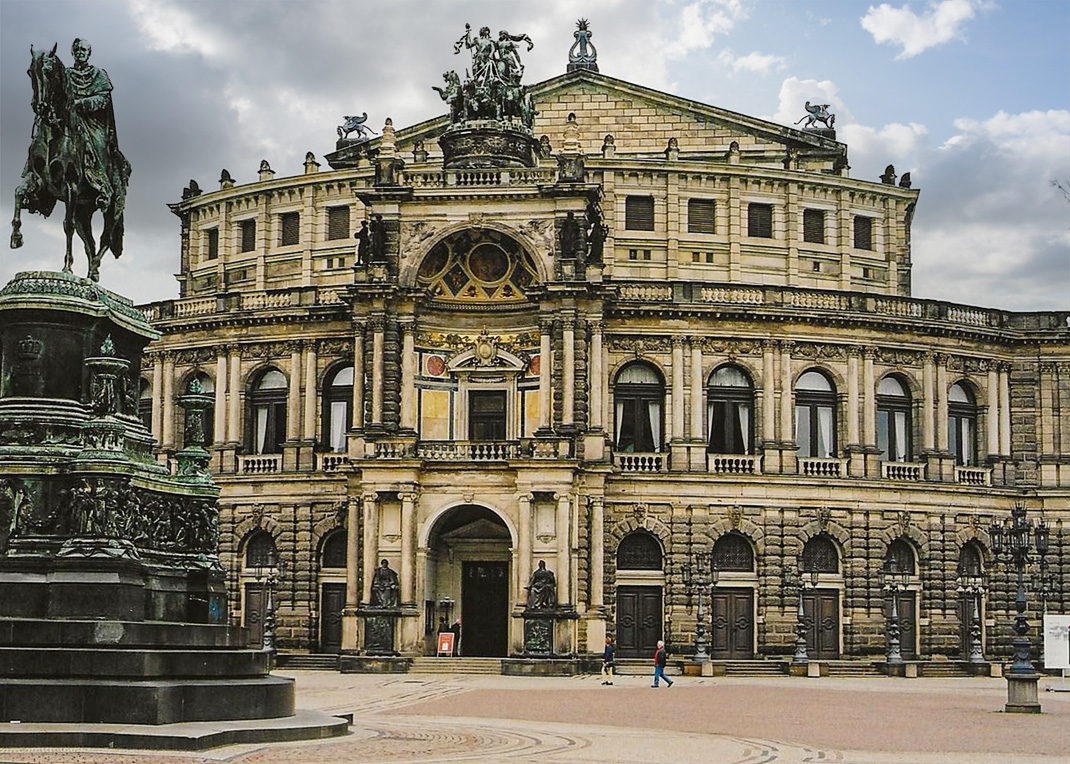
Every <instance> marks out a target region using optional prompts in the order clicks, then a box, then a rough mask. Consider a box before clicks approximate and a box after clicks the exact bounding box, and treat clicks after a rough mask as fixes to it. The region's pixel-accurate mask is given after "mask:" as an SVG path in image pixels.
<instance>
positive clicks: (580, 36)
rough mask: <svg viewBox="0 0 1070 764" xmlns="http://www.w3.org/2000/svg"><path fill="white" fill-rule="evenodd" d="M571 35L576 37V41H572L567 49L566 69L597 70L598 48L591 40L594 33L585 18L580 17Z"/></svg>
mask: <svg viewBox="0 0 1070 764" xmlns="http://www.w3.org/2000/svg"><path fill="white" fill-rule="evenodd" d="M572 36H573V37H575V38H576V42H574V43H572V47H571V48H569V51H568V71H570V72H571V71H573V70H574V69H590V70H591V71H592V72H597V71H598V50H597V49H596V48H595V47H594V43H593V42H591V38H592V37H593V36H594V33H593V32H592V31H591V29H590V26H589V25H588V24H587V19H580V20H579V21H577V22H576V31H575V32H573V33H572Z"/></svg>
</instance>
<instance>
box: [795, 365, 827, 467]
mask: <svg viewBox="0 0 1070 764" xmlns="http://www.w3.org/2000/svg"><path fill="white" fill-rule="evenodd" d="M795 443H796V445H797V451H796V452H797V453H798V455H799V456H801V457H804V458H806V457H818V458H822V459H825V458H828V457H832V456H835V455H836V388H835V387H833V386H832V382H831V381H830V380H829V378H828V377H826V376H825V375H824V374H822V373H821V372H819V371H813V370H811V371H808V372H806V373H804V374H803V375H802V376H801V377H799V381H798V382H796V383H795Z"/></svg>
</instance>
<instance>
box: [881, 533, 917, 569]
mask: <svg viewBox="0 0 1070 764" xmlns="http://www.w3.org/2000/svg"><path fill="white" fill-rule="evenodd" d="M893 564H894V565H895V570H896V571H898V572H900V573H909V574H910V575H914V574H915V573H916V572H917V569H916V567H915V564H916V563H915V557H914V548H913V547H912V546H910V543H909V542H908V541H907V540H906V539H901V538H900V539H896V540H895V541H893V542H892V543H891V544H889V545H888V552H887V553H886V554H885V555H884V565H885V567H886V568H887V569H889V570H891V569H892V565H893Z"/></svg>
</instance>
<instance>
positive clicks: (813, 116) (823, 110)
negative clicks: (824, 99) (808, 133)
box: [795, 101, 836, 130]
mask: <svg viewBox="0 0 1070 764" xmlns="http://www.w3.org/2000/svg"><path fill="white" fill-rule="evenodd" d="M805 109H806V112H807V114H806V116H805V117H803V118H802V119H800V120H799V121H798V122H796V123H795V124H796V125H797V124H799V122H802V121H803V120H806V124H805V125H803V128H804V129H806V128H812V127H814V125H816V124H817V123H818V122H820V123H821V124H823V125H824V126H825V127H827V128H828V129H829V130H831V129H832V126H833V125H834V124H836V115H835V114H830V113H829V104H827V103H823V104H814V105H813V106H811V105H810V102H809V101H807V102H806V106H805Z"/></svg>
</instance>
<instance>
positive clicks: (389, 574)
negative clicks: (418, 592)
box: [369, 560, 401, 608]
mask: <svg viewBox="0 0 1070 764" xmlns="http://www.w3.org/2000/svg"><path fill="white" fill-rule="evenodd" d="M400 602H401V588H400V586H399V585H398V574H397V573H396V572H395V571H393V570H391V569H390V563H389V562H387V561H386V560H383V561H382V562H380V563H379V567H378V568H376V569H375V575H374V576H372V601H371V603H369V604H370V605H371V606H372V607H384V608H392V607H397V606H398V604H399V603H400Z"/></svg>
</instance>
